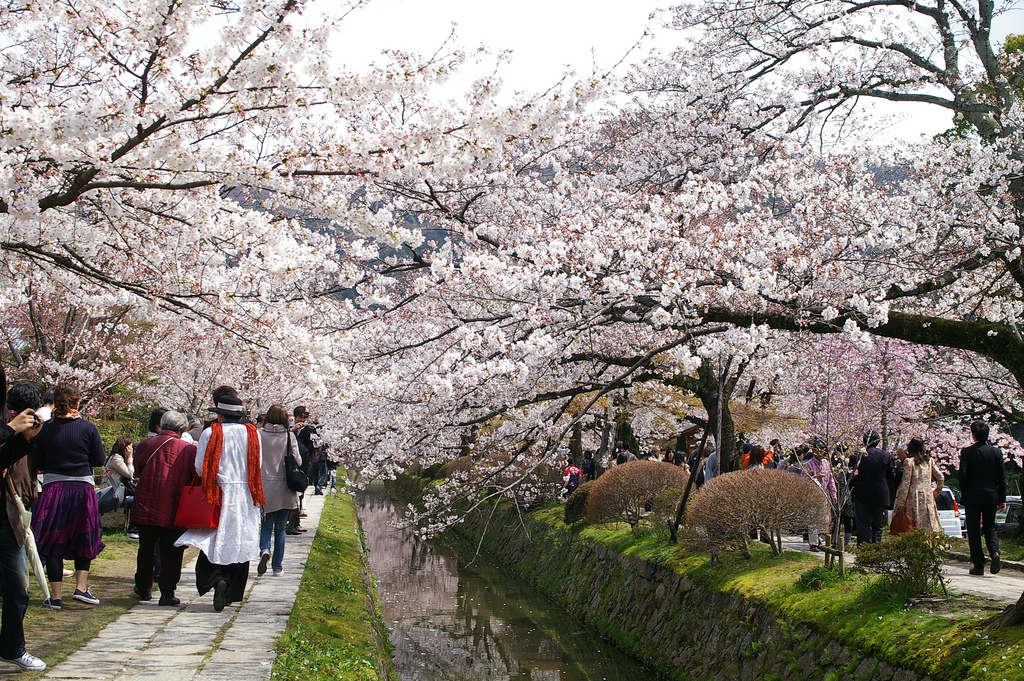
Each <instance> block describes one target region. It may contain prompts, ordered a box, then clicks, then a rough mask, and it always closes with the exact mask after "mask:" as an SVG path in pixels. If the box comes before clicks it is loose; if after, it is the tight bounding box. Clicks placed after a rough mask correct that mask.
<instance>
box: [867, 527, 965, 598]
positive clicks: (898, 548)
mask: <svg viewBox="0 0 1024 681" xmlns="http://www.w3.org/2000/svg"><path fill="white" fill-rule="evenodd" d="M948 549H949V540H948V539H947V538H946V536H945V535H944V534H942V533H941V532H929V531H928V530H914V531H912V532H905V533H903V534H900V535H897V536H895V537H892V536H890V537H889V538H888V539H887V540H886V541H885V542H883V543H881V544H861V545H860V546H859V547H858V548H857V569H859V570H863V571H864V572H871V573H874V574H879V575H882V584H883V589H885V590H890V591H902V590H904V589H905V590H906V592H907V595H908V596H923V595H925V594H930V593H935V590H936V588H938V587H941V588H942V590H943V591H945V590H946V586H945V582H944V581H943V579H942V560H943V558H945V555H946V551H947V550H948Z"/></svg>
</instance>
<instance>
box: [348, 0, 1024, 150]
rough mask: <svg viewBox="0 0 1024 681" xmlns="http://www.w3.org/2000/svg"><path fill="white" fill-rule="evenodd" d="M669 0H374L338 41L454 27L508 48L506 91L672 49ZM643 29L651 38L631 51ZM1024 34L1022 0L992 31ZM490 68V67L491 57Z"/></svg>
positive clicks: (414, 39) (374, 50)
mask: <svg viewBox="0 0 1024 681" xmlns="http://www.w3.org/2000/svg"><path fill="white" fill-rule="evenodd" d="M670 4H671V0H516V2H501V1H498V0H491V1H490V2H488V1H487V0H371V1H370V2H369V3H367V4H366V5H365V6H363V7H360V8H358V9H356V10H355V11H353V12H352V13H351V14H350V15H349V16H348V17H347V18H346V19H345V20H344V21H343V22H342V23H341V31H340V35H341V40H340V41H339V44H338V45H337V46H336V54H337V57H338V59H339V61H340V62H342V63H343V64H345V65H346V66H347V67H349V68H352V69H359V68H361V67H363V66H365V65H366V64H368V63H370V62H371V61H374V60H379V59H380V54H381V51H382V50H384V49H398V50H403V51H406V52H419V53H421V54H428V55H429V54H432V53H434V52H435V51H436V50H437V49H438V48H439V47H440V46H441V45H442V43H444V41H445V39H446V38H448V36H449V34H451V32H452V30H453V25H454V30H455V37H456V40H457V44H458V45H460V46H461V47H463V48H465V49H467V50H472V49H474V48H476V47H478V46H480V45H485V46H486V47H487V48H489V49H490V50H491V51H492V52H498V51H500V50H511V51H512V61H511V62H510V63H508V64H504V65H503V66H502V67H501V69H500V71H499V73H500V74H501V75H502V78H503V80H504V83H505V89H506V91H532V92H540V91H543V90H546V89H547V88H548V87H550V86H552V85H554V84H555V83H556V82H558V80H559V79H560V78H561V77H562V76H563V74H564V73H565V72H566V70H567V67H568V68H569V69H572V70H574V71H575V72H576V73H577V74H578V75H580V76H583V75H587V74H589V73H591V72H592V70H594V69H595V68H596V70H597V71H598V72H603V71H604V70H606V69H608V68H611V67H612V66H614V65H615V64H616V63H617V62H619V61H620V60H621V59H623V57H625V58H626V61H627V62H631V61H636V60H638V59H640V58H641V57H643V56H644V55H645V54H647V53H648V51H649V49H650V48H651V47H655V48H657V49H659V50H661V51H662V52H668V51H669V50H671V49H672V47H673V46H674V45H676V44H677V43H678V41H679V40H680V38H681V35H680V33H679V32H676V31H671V30H666V29H664V28H662V26H661V22H659V21H658V20H657V19H654V20H652V19H651V15H652V13H655V12H657V11H658V10H659V9H661V8H664V7H665V6H667V5H670ZM645 31H648V32H651V33H652V34H653V36H652V37H650V38H648V39H647V40H645V42H644V45H643V47H641V48H640V49H636V50H633V51H632V52H630V50H631V49H632V48H633V47H634V46H635V45H636V44H637V42H638V41H640V40H641V39H642V38H643V36H644V33H645ZM1008 33H1019V34H1024V2H1017V9H1015V10H1013V11H1011V12H1009V13H1008V14H1006V15H1004V16H1003V17H1001V18H1000V20H999V23H998V24H997V25H996V26H995V27H994V30H993V37H994V38H995V39H996V41H998V42H1001V41H1002V40H1003V38H1005V36H1006V35H1007V34H1008ZM488 64H489V65H490V66H489V67H488V68H487V70H488V71H490V70H491V68H492V67H493V61H491V62H488ZM889 108H890V109H891V110H892V111H899V112H900V113H901V114H902V117H903V121H902V122H900V123H898V124H895V125H894V126H893V128H892V129H891V130H890V131H889V133H887V134H886V133H883V136H886V137H888V136H889V135H891V136H907V137H917V136H918V135H921V134H926V135H931V134H934V133H936V132H940V131H941V130H944V129H945V128H947V127H948V125H949V120H950V119H949V117H947V116H944V115H943V114H942V113H941V112H939V111H937V108H936V107H934V106H927V105H920V106H917V107H914V106H907V105H900V107H899V108H898V109H897V108H895V106H894V107H889Z"/></svg>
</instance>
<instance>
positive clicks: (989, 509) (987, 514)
mask: <svg viewBox="0 0 1024 681" xmlns="http://www.w3.org/2000/svg"><path fill="white" fill-rule="evenodd" d="M998 508H999V507H998V506H996V505H995V504H978V505H974V504H971V505H970V506H965V507H964V513H966V514H967V517H966V523H967V544H968V546H970V547H971V562H972V563H974V567H975V568H977V569H978V570H984V569H985V554H984V553H982V551H981V538H982V537H983V536H984V537H985V544H986V545H987V546H988V555H989V556H994V555H996V554H997V553H999V536H998V535H997V534H996V510H997V509H998Z"/></svg>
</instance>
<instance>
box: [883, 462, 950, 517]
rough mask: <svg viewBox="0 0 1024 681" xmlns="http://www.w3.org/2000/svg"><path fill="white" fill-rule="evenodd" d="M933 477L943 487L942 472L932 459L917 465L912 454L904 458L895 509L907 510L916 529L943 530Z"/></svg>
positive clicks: (939, 486)
mask: <svg viewBox="0 0 1024 681" xmlns="http://www.w3.org/2000/svg"><path fill="white" fill-rule="evenodd" d="M932 479H934V480H935V481H936V482H937V483H938V488H939V489H942V482H943V477H942V473H941V472H940V471H939V469H938V467H937V466H936V465H935V462H934V461H932V459H928V460H927V461H925V462H924V463H922V464H917V465H915V464H914V457H912V456H908V457H907V458H906V459H904V461H903V481H902V482H900V488H899V489H898V490H897V491H896V503H895V504H893V510H894V511H899V510H903V511H904V512H906V514H907V515H909V516H910V520H911V521H912V522H913V523H914V527H915V528H916V529H919V530H931V531H932V532H942V524H941V523H940V522H939V512H938V511H937V510H936V508H935V495H934V492H933V491H932Z"/></svg>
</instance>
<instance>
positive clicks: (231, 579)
mask: <svg viewBox="0 0 1024 681" xmlns="http://www.w3.org/2000/svg"><path fill="white" fill-rule="evenodd" d="M210 411H212V412H213V413H215V414H217V421H216V422H214V423H213V424H211V425H210V427H209V428H207V429H206V430H204V431H203V434H202V436H200V438H199V442H198V444H197V451H196V465H195V467H196V472H198V473H199V475H200V477H201V478H202V482H203V494H204V496H205V497H206V499H207V500H208V501H210V502H211V503H213V504H214V505H215V506H220V521H219V522H218V525H217V527H216V528H201V529H189V530H186V531H185V533H184V534H183V535H181V538H180V539H178V541H176V542H175V544H176V545H177V546H195V547H196V548H198V549H199V550H200V551H201V553H200V554H199V559H198V562H197V563H196V588H197V589H198V591H199V594H200V595H203V594H205V593H206V592H207V591H209V590H210V589H213V609H214V610H217V611H218V612H219V611H221V610H223V609H224V606H226V605H228V604H229V603H235V602H237V601H241V600H242V597H243V595H244V594H245V584H246V582H247V581H248V579H249V561H252V560H256V559H258V558H259V555H260V545H259V537H260V508H261V507H262V506H263V505H264V503H265V500H264V496H263V482H262V480H261V478H260V465H261V452H260V437H259V433H258V431H257V430H256V427H255V426H254V425H252V424H251V423H243V422H242V420H243V419H244V418H245V408H244V407H243V406H242V401H241V400H240V399H238V398H237V397H234V396H233V395H225V396H224V397H221V398H220V399H219V400H218V402H217V406H216V407H213V408H211V409H210Z"/></svg>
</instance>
